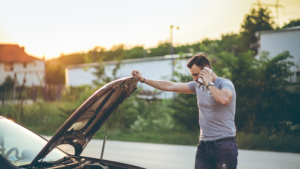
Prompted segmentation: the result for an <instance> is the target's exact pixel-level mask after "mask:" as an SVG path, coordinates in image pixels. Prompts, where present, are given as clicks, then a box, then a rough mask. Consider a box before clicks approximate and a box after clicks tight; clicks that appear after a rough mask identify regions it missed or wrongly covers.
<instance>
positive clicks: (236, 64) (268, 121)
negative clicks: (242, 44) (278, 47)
mask: <svg viewBox="0 0 300 169" xmlns="http://www.w3.org/2000/svg"><path fill="white" fill-rule="evenodd" d="M217 57H218V59H219V60H218V64H219V66H218V67H227V68H228V69H229V72H231V78H230V79H231V80H232V82H233V84H234V85H235V89H236V94H237V99H236V120H235V121H236V127H237V129H238V130H239V131H245V132H251V133H255V132H256V133H258V132H260V131H261V128H267V129H268V131H269V132H271V131H274V130H277V131H278V130H280V124H281V123H282V122H287V121H290V122H292V123H293V124H300V120H299V113H297V112H299V111H300V107H299V106H298V108H296V107H297V104H298V103H297V101H296V100H299V99H300V93H290V92H288V91H287V90H286V86H287V84H288V82H287V81H286V79H287V78H288V77H290V76H291V75H292V74H293V72H291V70H290V68H291V67H293V66H294V65H295V64H294V63H293V62H291V61H290V59H291V58H292V56H291V55H290V54H289V52H287V51H286V52H283V53H281V54H279V55H277V56H276V57H274V58H269V57H268V53H263V54H262V55H261V57H260V59H259V60H256V59H255V58H253V56H252V54H251V52H250V53H244V54H240V55H239V56H238V57H235V56H234V55H233V54H231V53H226V52H223V53H221V54H219V55H217Z"/></svg>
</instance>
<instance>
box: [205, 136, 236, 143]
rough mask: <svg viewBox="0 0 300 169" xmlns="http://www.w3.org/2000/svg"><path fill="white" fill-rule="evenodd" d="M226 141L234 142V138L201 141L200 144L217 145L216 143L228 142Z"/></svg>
mask: <svg viewBox="0 0 300 169" xmlns="http://www.w3.org/2000/svg"><path fill="white" fill-rule="evenodd" d="M228 140H235V136H234V137H225V138H221V139H218V140H212V141H202V140H200V142H201V143H205V144H209V143H218V142H222V141H228Z"/></svg>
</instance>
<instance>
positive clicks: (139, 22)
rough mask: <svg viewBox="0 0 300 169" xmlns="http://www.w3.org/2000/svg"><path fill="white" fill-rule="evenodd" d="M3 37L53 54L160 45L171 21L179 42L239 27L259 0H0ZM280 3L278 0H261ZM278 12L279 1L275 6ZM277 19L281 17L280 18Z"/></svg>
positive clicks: (284, 13)
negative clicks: (115, 46) (99, 47)
mask: <svg viewBox="0 0 300 169" xmlns="http://www.w3.org/2000/svg"><path fill="white" fill-rule="evenodd" d="M0 1H1V5H0V43H1V44H3V43H4V44H7V43H10V44H19V45H20V46H24V47H25V50H26V52H27V53H28V54H31V55H33V56H36V57H43V56H44V54H45V56H46V59H51V58H54V57H58V56H60V54H61V53H65V54H67V53H73V52H83V51H87V50H89V49H92V48H93V47H95V46H102V47H105V48H107V49H109V48H110V47H111V46H113V45H116V44H125V45H126V47H127V48H130V47H133V46H135V45H144V47H145V48H149V47H155V46H156V45H157V44H158V42H162V41H168V40H169V38H170V25H174V26H179V27H180V30H176V29H174V34H173V35H174V37H173V43H174V44H175V45H179V44H186V43H194V42H198V41H201V40H202V39H203V38H205V37H207V38H220V36H221V34H225V33H229V32H236V33H237V32H239V30H240V26H241V23H242V21H243V19H244V16H245V14H247V13H249V12H250V9H251V7H252V4H253V3H257V0H210V1H208V0H206V1H204V0H151V1H143V0H109V1H108V0H107V1H103V0H93V1H92V0H86V1H75V0H72V1H71V0H63V1H62V0H60V1H59V0H52V1H40V0H26V1H23V0H18V1H17V0H9V1H7V0H0ZM261 3H270V4H275V3H276V0H261ZM279 4H281V5H283V6H284V9H283V8H279V9H278V11H279V24H280V26H282V25H283V23H286V22H288V21H289V19H297V18H300V1H299V0H285V1H283V0H280V1H279ZM269 9H271V10H272V15H273V16H274V17H275V16H276V10H275V8H274V7H270V8H269ZM275 21H276V22H277V19H275Z"/></svg>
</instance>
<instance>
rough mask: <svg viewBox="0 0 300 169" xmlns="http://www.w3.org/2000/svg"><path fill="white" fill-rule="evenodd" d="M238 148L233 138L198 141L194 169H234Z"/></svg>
mask: <svg viewBox="0 0 300 169" xmlns="http://www.w3.org/2000/svg"><path fill="white" fill-rule="evenodd" d="M237 156H238V146H237V142H236V139H235V137H228V138H222V139H218V140H214V141H199V144H198V145H197V153H196V161H195V169H200V168H201V169H203V168H204V169H214V168H218V169H236V166H237Z"/></svg>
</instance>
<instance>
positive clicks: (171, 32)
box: [170, 25, 179, 80]
mask: <svg viewBox="0 0 300 169" xmlns="http://www.w3.org/2000/svg"><path fill="white" fill-rule="evenodd" d="M176 29H177V30H179V27H178V26H177V27H176ZM170 50H171V58H172V80H173V79H174V57H173V54H174V49H173V25H171V26H170Z"/></svg>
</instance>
